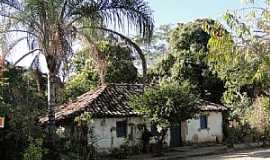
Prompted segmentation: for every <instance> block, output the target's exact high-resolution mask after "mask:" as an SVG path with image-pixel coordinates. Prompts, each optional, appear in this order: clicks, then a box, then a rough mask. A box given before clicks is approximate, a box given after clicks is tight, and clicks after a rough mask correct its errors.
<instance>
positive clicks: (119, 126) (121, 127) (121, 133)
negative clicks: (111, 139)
mask: <svg viewBox="0 0 270 160" xmlns="http://www.w3.org/2000/svg"><path fill="white" fill-rule="evenodd" d="M116 136H117V137H123V138H126V137H127V121H118V122H116Z"/></svg>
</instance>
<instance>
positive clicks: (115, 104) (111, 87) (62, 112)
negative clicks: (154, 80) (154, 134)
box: [39, 84, 143, 124]
mask: <svg viewBox="0 0 270 160" xmlns="http://www.w3.org/2000/svg"><path fill="white" fill-rule="evenodd" d="M142 92H143V85H142V84H108V85H103V86H100V87H98V88H97V89H96V90H95V91H89V92H86V93H84V94H83V95H81V96H79V97H77V98H76V99H75V100H73V101H70V102H68V103H66V104H63V105H61V106H59V107H57V109H56V111H55V119H56V122H57V121H62V120H65V119H68V118H70V117H74V116H76V115H79V114H80V113H82V112H83V111H88V112H91V113H92V115H93V116H97V117H119V116H122V117H128V116H136V115H137V114H136V113H135V112H134V111H133V110H132V109H131V108H130V107H129V106H128V100H129V98H130V97H131V96H132V95H136V94H140V93H142ZM39 123H41V124H46V123H48V116H44V117H41V118H39Z"/></svg>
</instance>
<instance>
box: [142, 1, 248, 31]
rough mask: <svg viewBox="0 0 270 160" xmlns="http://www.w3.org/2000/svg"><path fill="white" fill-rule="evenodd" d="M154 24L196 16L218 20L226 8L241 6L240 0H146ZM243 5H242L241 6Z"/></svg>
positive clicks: (185, 20) (181, 20)
mask: <svg viewBox="0 0 270 160" xmlns="http://www.w3.org/2000/svg"><path fill="white" fill-rule="evenodd" d="M147 1H148V2H149V4H150V7H151V8H152V10H153V11H154V17H155V24H156V26H159V25H162V24H170V23H172V24H176V23H179V22H189V21H192V20H194V19H197V18H213V19H217V20H220V19H221V16H222V14H224V12H226V10H235V9H239V8H241V5H243V4H241V3H240V0H147ZM242 7H243V6H242Z"/></svg>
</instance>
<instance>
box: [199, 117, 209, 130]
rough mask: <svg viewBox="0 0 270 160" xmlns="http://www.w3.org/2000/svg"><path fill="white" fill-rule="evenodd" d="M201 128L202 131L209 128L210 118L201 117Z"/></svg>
mask: <svg viewBox="0 0 270 160" xmlns="http://www.w3.org/2000/svg"><path fill="white" fill-rule="evenodd" d="M200 126H201V129H206V128H207V127H208V118H207V116H206V115H200Z"/></svg>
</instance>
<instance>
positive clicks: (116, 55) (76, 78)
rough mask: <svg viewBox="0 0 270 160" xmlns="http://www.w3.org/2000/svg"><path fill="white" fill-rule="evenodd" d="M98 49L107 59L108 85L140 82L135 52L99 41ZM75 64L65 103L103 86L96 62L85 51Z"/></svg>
mask: <svg viewBox="0 0 270 160" xmlns="http://www.w3.org/2000/svg"><path fill="white" fill-rule="evenodd" d="M97 47H98V50H99V53H100V55H102V56H103V57H104V59H105V63H106V65H105V67H106V74H105V81H106V82H107V83H135V82H139V81H140V78H139V77H138V72H137V68H136V67H135V65H134V57H133V56H132V54H133V52H132V51H131V49H130V48H129V47H128V46H123V45H122V44H120V43H114V44H112V43H110V42H108V41H99V42H98V43H97ZM73 64H74V68H75V69H74V72H75V74H74V75H73V76H71V77H70V79H69V80H68V81H67V82H66V84H65V87H64V88H65V89H64V97H62V98H63V101H65V100H67V99H73V98H76V97H77V96H79V95H81V94H83V93H85V92H87V91H89V90H91V89H94V88H95V87H96V86H98V85H99V84H101V80H100V79H101V78H100V77H99V74H98V69H97V67H95V61H94V60H93V58H92V57H91V56H89V55H88V54H87V52H86V51H85V49H83V50H82V51H80V52H79V53H78V54H76V56H75V57H74V59H73ZM60 96H62V95H60Z"/></svg>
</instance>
